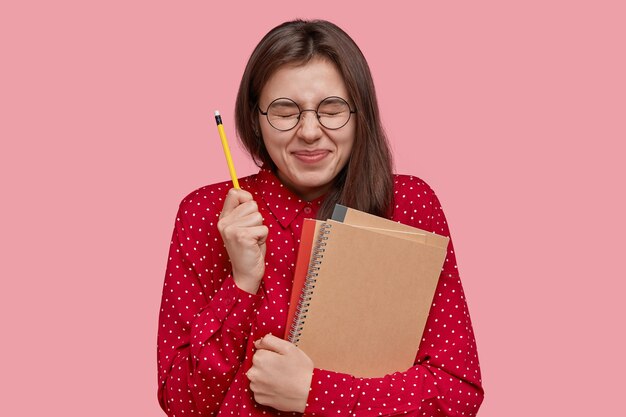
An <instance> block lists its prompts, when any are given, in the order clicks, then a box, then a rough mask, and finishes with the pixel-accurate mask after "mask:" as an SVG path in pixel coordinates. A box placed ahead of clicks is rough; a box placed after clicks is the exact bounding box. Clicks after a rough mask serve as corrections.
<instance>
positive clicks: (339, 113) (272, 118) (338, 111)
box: [267, 97, 351, 130]
mask: <svg viewBox="0 0 626 417" xmlns="http://www.w3.org/2000/svg"><path fill="white" fill-rule="evenodd" d="M304 111H307V110H304ZM350 113H351V112H350V106H349V105H348V103H347V102H346V101H345V100H344V99H342V98H340V97H328V98H325V99H324V100H322V102H321V103H320V104H319V106H317V118H318V120H319V122H320V124H321V125H322V126H324V127H325V128H327V129H339V128H340V127H343V126H344V125H345V124H346V123H348V120H350ZM301 114H302V113H301V111H300V108H299V107H298V105H297V104H296V102H294V101H293V100H291V99H288V98H279V99H276V100H274V101H273V102H272V103H271V104H270V106H269V108H268V109H267V120H268V121H269V123H270V124H271V125H272V126H273V127H274V128H275V129H278V130H290V129H293V128H294V127H296V125H297V124H298V122H299V121H300V116H301Z"/></svg>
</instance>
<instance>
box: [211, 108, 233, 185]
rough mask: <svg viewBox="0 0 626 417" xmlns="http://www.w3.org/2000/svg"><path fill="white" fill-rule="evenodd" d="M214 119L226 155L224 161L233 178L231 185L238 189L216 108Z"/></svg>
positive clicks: (220, 118) (222, 126)
mask: <svg viewBox="0 0 626 417" xmlns="http://www.w3.org/2000/svg"><path fill="white" fill-rule="evenodd" d="M215 121H216V122H217V131H218V132H219V133H220V139H221V140H222V148H224V156H226V163H227V164H228V170H229V171H230V178H231V179H232V180H233V187H235V188H237V189H239V181H237V174H236V173H235V165H233V158H232V157H231V156H230V148H229V147H228V141H227V140H226V133H224V125H222V116H220V112H219V111H217V110H215Z"/></svg>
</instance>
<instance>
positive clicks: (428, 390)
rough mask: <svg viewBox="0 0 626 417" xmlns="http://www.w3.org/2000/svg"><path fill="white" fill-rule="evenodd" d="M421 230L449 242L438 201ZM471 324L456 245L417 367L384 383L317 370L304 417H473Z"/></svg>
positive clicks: (477, 391) (478, 389) (475, 372)
mask: <svg viewBox="0 0 626 417" xmlns="http://www.w3.org/2000/svg"><path fill="white" fill-rule="evenodd" d="M430 194H431V197H430V202H429V203H430V210H431V211H430V215H429V216H428V219H429V221H428V223H427V224H426V225H424V224H422V225H418V227H420V228H422V229H426V230H429V231H433V232H436V233H439V234H442V235H445V236H450V232H449V229H448V225H447V222H446V220H445V216H444V214H443V211H442V209H441V205H440V204H439V200H438V199H437V197H436V196H435V195H434V193H432V191H430ZM481 384H482V382H481V376H480V368H479V364H478V356H477V352H476V343H475V339H474V333H473V331H472V324H471V320H470V316H469V312H468V308H467V303H466V301H465V296H464V293H463V288H462V286H461V281H460V278H459V274H458V270H457V265H456V260H455V256H454V249H453V246H452V241H450V243H449V245H448V252H447V257H446V260H445V262H444V266H443V268H442V272H441V275H440V277H439V282H438V284H437V288H436V291H435V295H434V299H433V304H432V306H431V309H430V314H429V317H428V320H427V322H426V326H425V329H424V335H423V338H422V341H421V343H420V346H419V349H418V351H417V355H416V358H415V363H414V366H413V367H411V368H410V369H408V370H407V371H406V372H396V373H393V374H390V375H386V376H384V377H382V378H357V377H354V376H352V375H348V374H343V373H337V372H331V371H327V370H322V369H317V368H316V369H314V372H313V380H312V382H311V389H310V391H309V397H308V400H307V405H306V409H305V416H319V417H325V416H331V415H333V416H336V415H351V416H355V417H369V416H394V415H400V414H406V415H410V416H474V415H476V413H477V412H478V408H479V406H480V404H481V402H482V399H483V390H482V386H481Z"/></svg>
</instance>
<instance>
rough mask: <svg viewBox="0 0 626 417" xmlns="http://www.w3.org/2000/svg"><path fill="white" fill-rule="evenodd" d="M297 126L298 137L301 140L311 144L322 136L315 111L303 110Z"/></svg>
mask: <svg viewBox="0 0 626 417" xmlns="http://www.w3.org/2000/svg"><path fill="white" fill-rule="evenodd" d="M298 124H299V126H298V135H299V136H300V137H301V138H302V139H303V140H305V141H307V142H313V141H316V140H318V139H319V138H320V137H321V136H322V126H321V125H320V122H319V120H317V113H316V112H315V110H303V111H302V115H301V116H300V121H299V122H298Z"/></svg>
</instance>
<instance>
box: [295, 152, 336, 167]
mask: <svg viewBox="0 0 626 417" xmlns="http://www.w3.org/2000/svg"><path fill="white" fill-rule="evenodd" d="M329 154H330V151H328V150H325V149H320V150H315V151H295V152H292V155H293V156H295V157H296V158H297V159H298V160H299V161H302V162H305V163H308V164H314V163H316V162H319V161H321V160H322V159H324V158H326V156H328V155H329Z"/></svg>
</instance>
